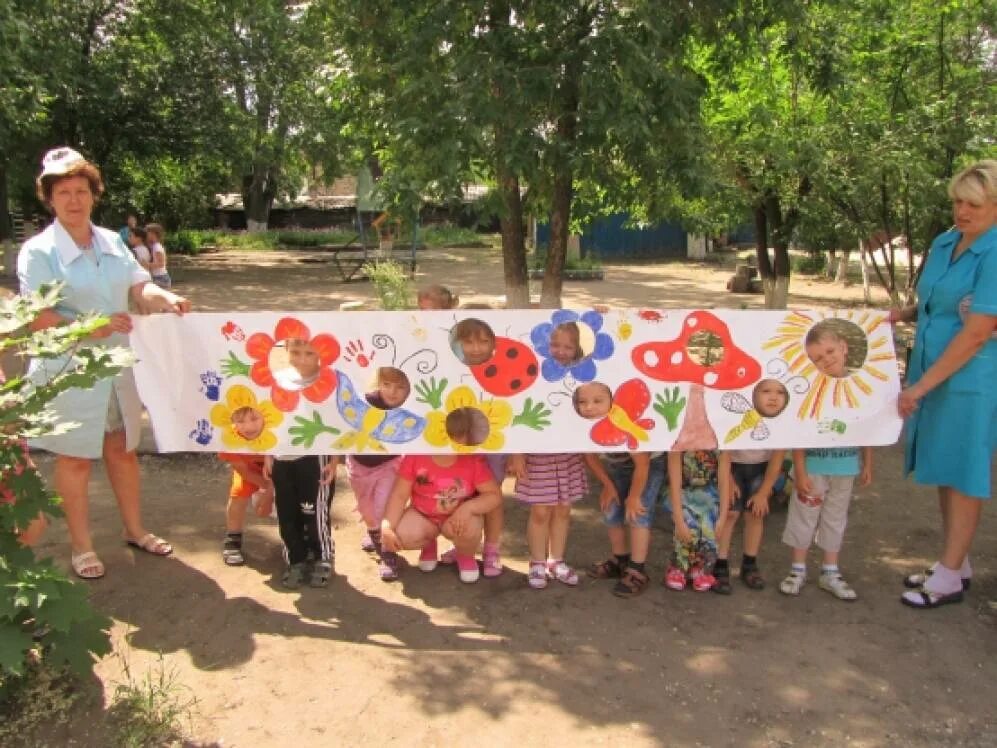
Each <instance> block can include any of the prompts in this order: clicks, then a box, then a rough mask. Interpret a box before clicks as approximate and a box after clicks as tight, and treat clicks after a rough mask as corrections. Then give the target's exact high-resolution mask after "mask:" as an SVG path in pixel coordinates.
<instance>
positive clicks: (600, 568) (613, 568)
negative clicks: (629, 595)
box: [586, 556, 623, 579]
mask: <svg viewBox="0 0 997 748" xmlns="http://www.w3.org/2000/svg"><path fill="white" fill-rule="evenodd" d="M586 573H587V574H588V575H589V576H590V577H592V579H619V578H620V577H622V576H623V567H622V566H621V565H620V562H619V561H617V560H616V557H615V556H610V557H609V558H607V559H606V560H605V561H600V562H599V563H597V564H592V565H591V566H590V567H589V568H588V571H587V572H586Z"/></svg>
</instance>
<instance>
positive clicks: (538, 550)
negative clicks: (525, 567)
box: [509, 453, 588, 590]
mask: <svg viewBox="0 0 997 748" xmlns="http://www.w3.org/2000/svg"><path fill="white" fill-rule="evenodd" d="M509 472H510V473H511V474H512V475H514V476H516V498H517V499H519V500H520V501H521V502H522V503H524V504H526V505H527V506H529V507H530V518H529V520H528V521H527V523H526V540H527V544H528V545H529V548H530V573H529V579H528V581H529V584H530V587H532V588H533V589H535V590H540V589H543V588H544V587H546V586H547V580H548V579H556V580H557V581H558V582H561V583H562V584H567V585H569V586H575V585H577V584H578V574H576V573H575V570H574V569H572V568H571V567H570V566H568V564H567V563H565V561H564V549H565V546H566V545H567V542H568V528H569V526H570V524H571V505H572V504H574V503H575V502H576V501H580V500H581V499H582V498H584V496H585V494H586V493H587V492H588V482H587V480H586V476H585V459H584V458H583V457H582V455H578V454H566V453H563V454H536V455H511V456H510V457H509Z"/></svg>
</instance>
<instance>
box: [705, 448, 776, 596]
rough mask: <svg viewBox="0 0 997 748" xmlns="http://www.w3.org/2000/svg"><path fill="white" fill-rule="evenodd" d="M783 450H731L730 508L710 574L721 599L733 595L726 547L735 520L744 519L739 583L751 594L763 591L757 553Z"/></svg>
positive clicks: (727, 546)
mask: <svg viewBox="0 0 997 748" xmlns="http://www.w3.org/2000/svg"><path fill="white" fill-rule="evenodd" d="M785 454H786V450H784V449H735V450H732V451H731V453H730V460H731V478H732V480H733V485H732V486H731V489H732V491H733V494H734V504H733V506H731V508H730V513H729V514H728V516H727V522H725V523H724V527H723V530H722V531H721V532H720V534H719V535H718V537H717V563H716V566H715V567H714V570H713V576H714V577H716V582H715V583H714V585H713V591H714V592H719V593H720V594H721V595H729V594H730V593H731V592H733V589H732V588H731V586H730V565H729V562H728V560H727V558H728V556H729V554H730V543H731V540H732V539H733V537H734V528H735V527H736V526H737V520H738V519H739V518H740V517H741V516H742V515H743V516H744V539H743V541H742V545H743V547H742V556H741V581H742V582H744V584H745V585H746V586H747V587H748V588H749V589H752V590H761V589H764V588H765V578H764V577H763V576H762V573H761V571H759V569H758V551H759V549H760V548H761V547H762V535H763V533H764V531H765V516H766V515H767V514H768V513H769V499H771V498H772V490H773V487H774V486H775V482H776V480H778V478H779V475H780V474H781V472H782V460H783V457H784V456H785Z"/></svg>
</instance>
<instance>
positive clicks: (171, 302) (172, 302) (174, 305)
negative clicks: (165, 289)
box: [160, 293, 191, 317]
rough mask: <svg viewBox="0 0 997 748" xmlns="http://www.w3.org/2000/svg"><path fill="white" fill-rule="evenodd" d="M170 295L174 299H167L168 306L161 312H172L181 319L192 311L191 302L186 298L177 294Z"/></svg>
mask: <svg viewBox="0 0 997 748" xmlns="http://www.w3.org/2000/svg"><path fill="white" fill-rule="evenodd" d="M168 295H169V296H171V297H172V298H168V299H166V306H165V307H164V308H163V309H161V310H160V311H162V312H172V313H173V314H178V315H180V316H181V317H182V316H183V315H185V314H186V313H187V312H189V311H190V308H191V305H190V301H189V300H188V299H187V298H186V297H185V296H179V295H177V294H175V293H170V294H168Z"/></svg>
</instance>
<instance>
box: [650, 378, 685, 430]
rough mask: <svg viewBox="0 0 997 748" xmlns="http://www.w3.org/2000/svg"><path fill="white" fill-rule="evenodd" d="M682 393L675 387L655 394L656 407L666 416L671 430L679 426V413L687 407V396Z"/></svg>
mask: <svg viewBox="0 0 997 748" xmlns="http://www.w3.org/2000/svg"><path fill="white" fill-rule="evenodd" d="M681 394H682V393H681V392H680V391H679V388H678V387H673V388H672V389H670V390H665V391H664V392H663V393H661V394H660V395H655V396H654V409H655V410H656V411H658V413H660V414H661V415H662V416H663V417H664V419H665V423H667V424H668V430H669V431H674V430H675V428H676V427H677V426H678V423H679V415H680V414H681V413H682V410H683V409H684V408H685V398H684V397H681Z"/></svg>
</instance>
